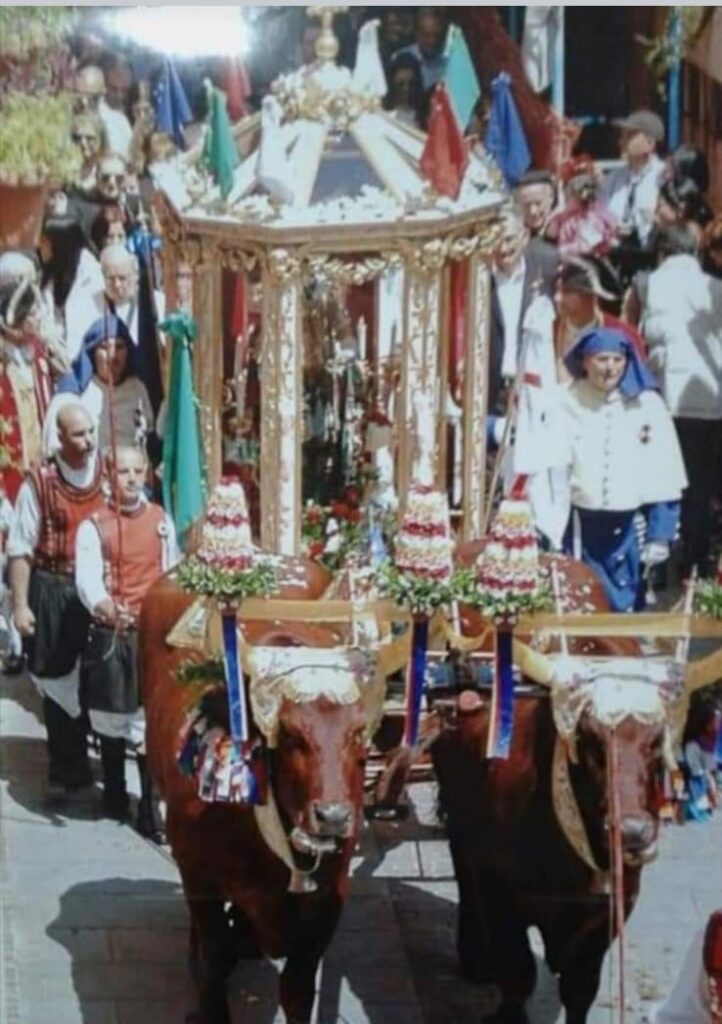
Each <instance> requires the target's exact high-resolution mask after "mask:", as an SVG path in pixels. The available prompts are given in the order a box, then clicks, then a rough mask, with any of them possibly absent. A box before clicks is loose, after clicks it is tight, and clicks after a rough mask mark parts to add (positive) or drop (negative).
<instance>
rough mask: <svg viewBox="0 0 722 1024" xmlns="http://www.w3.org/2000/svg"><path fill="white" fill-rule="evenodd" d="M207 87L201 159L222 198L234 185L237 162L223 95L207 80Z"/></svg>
mask: <svg viewBox="0 0 722 1024" xmlns="http://www.w3.org/2000/svg"><path fill="white" fill-rule="evenodd" d="M206 87H207V89H208V124H207V128H206V137H205V141H204V143H203V163H204V165H205V166H206V168H207V169H208V171H209V172H210V174H211V176H212V177H213V180H214V181H215V183H216V185H218V187H219V188H220V190H221V196H222V197H223V198H224V199H225V198H226V196H227V195H228V193H229V192H230V191H231V189H232V188H233V172H234V170H235V169H236V167H238V164H239V163H240V161H239V159H238V150H237V149H236V143H235V140H234V138H233V133H232V132H231V122H230V120H229V118H228V111H227V110H226V97H225V95H224V94H223V93H222V92H221V91H220V89H216V88H215V87H214V86H212V85H211V84H210V82H207V83H206Z"/></svg>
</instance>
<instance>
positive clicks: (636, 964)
mask: <svg viewBox="0 0 722 1024" xmlns="http://www.w3.org/2000/svg"><path fill="white" fill-rule="evenodd" d="M38 708H39V704H38V701H37V700H36V698H35V696H34V693H33V691H32V688H31V687H30V684H29V683H28V682H26V681H25V680H23V679H4V678H2V677H0V1024H181V1022H182V1021H183V1019H184V1016H185V1014H186V1013H187V1011H188V1010H189V1009H190V1008H191V1007H192V1005H193V991H192V987H191V984H190V980H189V973H188V968H187V914H186V910H185V905H184V902H183V897H182V893H181V890H180V886H179V882H178V875H177V872H176V870H175V867H174V865H173V862H172V860H171V859H170V858H169V856H168V855H167V854H166V853H165V851H163V850H159V849H158V848H156V847H154V846H153V845H152V844H150V843H147V842H145V841H144V840H143V839H141V838H140V837H139V836H137V835H136V834H135V833H134V832H133V831H132V830H131V829H130V828H128V827H126V826H122V825H117V824H115V823H113V822H109V821H106V820H103V819H100V818H98V816H97V805H98V803H99V796H100V794H99V790H96V791H94V792H91V793H89V794H88V796H86V797H84V799H83V800H82V801H79V802H78V801H76V802H74V803H73V804H69V805H68V806H67V807H66V808H64V809H63V812H62V813H60V812H59V811H57V812H53V811H52V810H51V809H50V808H49V807H48V806H47V805H46V804H45V803H44V801H43V789H44V783H45V773H46V761H45V750H44V743H43V729H42V726H41V724H40V722H39V720H38ZM131 773H133V769H131ZM131 777H132V775H131ZM132 781H133V780H132ZM413 798H414V803H415V810H416V814H415V816H414V820H412V821H409V822H405V823H402V824H396V823H389V822H385V823H380V822H377V823H376V824H375V825H374V827H373V829H371V828H367V829H366V830H365V832H364V835H363V839H362V843H361V845H360V848H359V851H358V855H357V856H356V857H355V859H354V863H353V871H354V877H353V880H352V886H351V893H352V895H351V898H350V900H349V902H348V904H347V906H346V909H345V911H344V916H343V919H342V924H341V927H340V929H339V931H338V933H337V935H336V937H335V939H334V941H333V943H332V946H331V949H330V951H329V955H328V956H327V957H326V960H325V963H324V965H323V967H322V970H321V972H320V976H319V999H318V1012H317V1017H318V1024H336V1022H338V1024H472V1022H473V1024H478V1022H479V1020H480V1019H481V1017H482V1014H483V1012H484V1011H485V1010H488V1009H490V1008H492V1007H493V994H491V993H489V992H486V991H483V990H479V989H477V988H474V987H472V986H470V985H466V984H464V983H463V982H461V981H460V980H459V979H458V977H457V975H456V966H455V958H454V915H455V906H454V902H455V899H456V892H455V886H454V882H453V877H452V873H451V864H450V859H449V855H448V850H447V847H446V843H445V841H444V839H443V834H442V832H441V831H440V829H439V828H438V826H437V825H436V822H435V817H434V807H433V789H432V787H431V786H428V785H416V786H414V787H413ZM721 838H722V816H720V817H718V819H716V820H715V821H714V822H713V823H712V824H711V825H707V826H688V827H686V828H683V829H677V828H674V829H671V830H670V831H668V832H667V834H666V835H665V836H664V838H663V842H662V853H661V856H660V859H659V860H658V861H657V863H656V864H654V865H653V866H652V867H650V868H648V869H647V870H646V872H645V875H644V880H643V890H642V897H641V899H640V903H639V905H638V907H637V910H636V912H635V915H634V916H633V919H632V922H631V924H630V926H629V929H628V952H629V955H628V968H627V978H628V982H627V989H628V997H629V1005H630V1009H631V1012H630V1013H629V1015H628V1024H639V1022H640V1021H641V1020H642V1011H643V1008H644V1007H645V1006H648V1005H649V1000H650V999H657V998H659V997H660V996H661V995H662V994H663V993H664V992H665V991H666V989H667V987H668V985H669V984H670V981H671V979H672V978H673V976H674V972H675V970H676V967H677V965H678V964H679V962H680V961H681V958H682V954H683V951H684V947H685V944H686V942H687V939H688V937H689V936H690V934H691V932H692V930H693V928H694V927H695V925H697V924H699V923H702V922H703V921H704V919H705V915H706V914H707V913H709V912H710V911H711V910H712V909H714V908H716V907H717V906H719V905H720V904H722V884H720V883H721V881H722V879H721V877H720V868H719V845H720V839H721ZM276 982H277V966H276V965H274V964H272V963H269V964H266V965H258V964H254V965H249V966H242V967H239V969H238V970H237V971H236V973H235V974H234V977H233V979H232V982H231V985H232V992H233V1003H234V1009H235V1017H236V1020H237V1022H238V1024H240V1021H241V1020H242V1021H243V1024H274V1022H275V1021H280V1020H281V1016H280V1014H279V1013H278V1011H277V1008H276ZM609 1002H610V1000H609V994H608V986H607V985H606V984H603V985H602V989H601V991H600V996H599V999H598V1003H597V1007H596V1008H595V1010H594V1012H593V1014H592V1015H591V1017H590V1021H589V1024H606V1022H607V1021H609V1020H610V1019H611V1018H610V1010H609ZM559 1017H560V1014H559V1006H558V999H557V996H556V990H555V984H554V981H553V979H551V978H549V977H548V975H547V976H542V978H541V981H540V985H539V987H538V991H537V992H536V993H535V996H534V999H533V1001H532V1006H531V1021H532V1024H555V1022H556V1021H557V1020H558V1018H559Z"/></svg>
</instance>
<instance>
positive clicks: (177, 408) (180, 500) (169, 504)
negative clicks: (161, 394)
mask: <svg viewBox="0 0 722 1024" xmlns="http://www.w3.org/2000/svg"><path fill="white" fill-rule="evenodd" d="M159 326H160V329H161V330H162V331H165V332H166V333H167V334H168V336H169V338H170V340H171V345H172V353H171V364H170V381H169V384H168V399H167V409H166V417H165V427H164V429H163V504H164V505H165V508H166V511H167V512H168V513H169V514H170V515H171V516H172V517H173V522H174V523H175V528H176V531H177V533H178V539H179V540H182V538H183V535H184V534H185V533H186V531H187V530H188V529H189V527H191V526H192V525H193V523H194V522H195V521H196V520H197V519H198V518H199V517H200V516H201V514H202V513H203V507H204V482H203V457H202V449H201V434H200V428H199V425H198V410H197V408H196V399H195V394H194V392H193V373H192V369H191V353H190V349H191V344H192V342H193V339H194V338H195V335H196V325H195V323H194V322H193V320H192V319H191V317H189V316H188V314H187V313H182V312H177V313H171V314H170V315H169V316H168V317H167V318H166V319H165V320H164V321H163V323H162V324H160V325H159Z"/></svg>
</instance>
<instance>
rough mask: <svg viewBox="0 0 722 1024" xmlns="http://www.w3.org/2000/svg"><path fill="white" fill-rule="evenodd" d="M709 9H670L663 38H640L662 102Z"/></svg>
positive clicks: (638, 38) (639, 36)
mask: <svg viewBox="0 0 722 1024" xmlns="http://www.w3.org/2000/svg"><path fill="white" fill-rule="evenodd" d="M710 9H711V8H710ZM707 10H708V8H705V7H669V8H667V14H666V17H665V22H664V29H663V31H662V32H661V33H660V35H658V36H652V37H649V36H641V35H638V36H637V37H636V38H637V42H638V43H641V45H642V47H643V48H644V50H645V51H646V52H645V54H644V61H645V63H646V64H647V65H648V66H649V68H650V70H651V72H652V74H653V75H654V76H655V78H657V91H658V93H659V95H660V97H661V98H662V99H665V98H666V95H667V87H666V81H665V79H666V76H667V74H668V73H669V72H670V71H672V70H673V69H674V68H677V67H679V64H680V61H681V60H682V59H683V57H684V54H685V50H686V49H687V48H688V47H689V46H692V45H693V44H694V42H695V41H696V39H697V37H698V36H699V33H700V31H701V29H702V26H703V24H704V22H705V17H706V13H707Z"/></svg>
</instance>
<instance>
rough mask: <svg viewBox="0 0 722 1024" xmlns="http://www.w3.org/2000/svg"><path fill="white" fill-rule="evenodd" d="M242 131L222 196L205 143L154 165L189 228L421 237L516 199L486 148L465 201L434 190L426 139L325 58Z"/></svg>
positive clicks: (263, 235) (290, 79)
mask: <svg viewBox="0 0 722 1024" xmlns="http://www.w3.org/2000/svg"><path fill="white" fill-rule="evenodd" d="M233 136H234V139H235V144H236V148H237V150H238V155H239V160H240V163H239V166H238V167H237V168H236V170H235V172H234V176H233V188H232V190H231V192H230V194H229V195H228V196H227V198H226V199H225V200H224V199H222V198H221V195H220V192H219V189H218V187H217V186H216V185H215V184H214V183H213V181H212V180H211V178H210V177H209V176H208V174H207V173H206V172H205V170H204V169H203V167H202V165H201V160H200V156H201V149H202V146H200V145H199V146H197V147H196V148H195V149H194V150H192V151H191V152H189V153H187V154H181V155H178V156H177V157H175V158H174V159H173V160H172V161H170V162H168V163H165V164H156V165H154V167H153V173H154V177H155V179H156V184H157V185H158V187H159V188H160V189H161V190H162V191H163V192H164V193H165V195H166V197H167V198H168V200H169V201H170V203H171V204H172V206H173V207H174V209H175V211H176V213H177V214H178V215H179V216H180V217H181V218H182V220H183V221H184V222H186V223H187V224H188V226H190V225H191V223H192V224H193V226H194V227H195V228H199V229H204V228H205V229H206V230H210V231H212V232H213V233H215V231H216V230H218V231H219V232H222V233H223V234H228V233H229V229H230V230H231V233H232V234H233V236H234V238H236V239H239V240H240V238H242V237H247V238H251V237H255V238H257V239H258V240H262V239H266V240H269V241H270V240H271V239H272V238H273V239H274V240H275V241H279V240H280V236H282V237H283V239H285V240H289V241H292V240H293V238H294V236H296V235H297V234H298V235H299V236H301V235H302V236H303V237H308V236H309V234H311V235H313V236H317V235H318V236H327V235H328V234H329V230H331V231H335V230H338V229H339V228H343V227H348V228H353V229H354V232H355V236H356V237H357V238H358V233H357V229H358V227H360V226H362V225H363V226H364V227H366V228H368V229H370V231H371V233H372V236H373V238H374V239H376V241H377V242H378V236H379V235H380V234H388V232H389V229H390V228H393V234H394V236H395V237H398V236H399V235H401V236H408V235H420V234H427V233H428V232H429V230H432V231H434V232H444V231H445V230H446V229H447V228H452V227H454V228H457V227H462V226H463V225H465V224H467V223H469V224H470V223H474V222H476V221H478V220H480V219H486V218H487V217H490V216H493V214H494V213H495V212H496V210H497V209H498V207H499V206H500V204H501V203H503V202H505V201H506V200H507V198H508V194H507V192H506V188H505V186H504V183H503V180H502V178H501V175H500V173H499V171H498V169H497V167H496V165H495V164H494V163H493V162H492V161H491V160H490V159H489V158H488V157H487V155H486V153H485V152H484V151H483V149H482V147H481V145H479V144H477V145H476V146H474V147H473V148H472V150H471V153H470V159H469V163H468V166H467V169H466V172H465V175H464V179H463V181H462V184H461V188H460V191H459V194H458V196H457V198H456V199H450V198H448V197H446V196H442V195H439V194H438V193H436V192H435V191H434V190H433V188H432V187H431V186H430V184H429V183H428V181H426V179H425V178H424V176H423V175H422V173H421V170H420V161H421V155H422V153H423V150H424V145H425V142H426V135H425V134H424V133H423V132H420V131H417V130H416V129H415V128H412V127H410V126H409V125H407V124H405V123H403V122H402V121H401V120H398V119H397V118H396V117H395V116H394V115H393V114H392V113H390V112H387V111H385V110H383V109H382V108H381V103H380V98H379V96H378V95H374V94H373V93H371V92H369V91H368V90H367V87H364V86H363V85H361V84H360V83H359V82H358V81H357V76H356V72H354V73H352V72H351V71H349V69H348V68H343V67H338V66H337V65H335V64H333V63H331V62H328V61H327V62H323V61H320V62H318V63H316V64H312V65H308V66H306V67H304V68H302V69H301V70H300V71H298V72H295V73H293V74H291V75H286V76H282V77H281V78H279V79H278V80H277V81H276V82H275V83H274V84H273V86H272V90H271V94H270V95H269V96H268V97H266V99H265V100H264V108H263V113H262V114H254V115H252V116H251V117H247V118H244V119H243V120H242V121H240V122H238V124H237V125H235V127H234V128H233ZM269 169H270V175H269ZM269 177H270V179H271V181H270V184H269ZM365 234H366V233H365Z"/></svg>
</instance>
